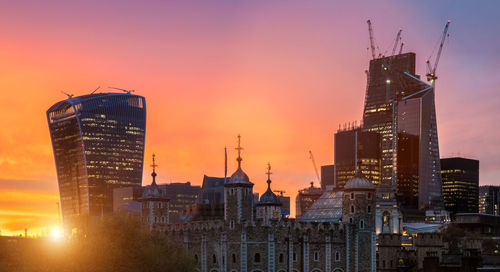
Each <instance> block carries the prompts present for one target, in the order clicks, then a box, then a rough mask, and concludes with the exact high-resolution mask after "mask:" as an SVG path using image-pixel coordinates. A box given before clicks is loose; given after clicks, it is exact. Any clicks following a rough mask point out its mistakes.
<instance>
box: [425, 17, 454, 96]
mask: <svg viewBox="0 0 500 272" xmlns="http://www.w3.org/2000/svg"><path fill="white" fill-rule="evenodd" d="M450 23H451V21H450V20H448V22H447V23H446V25H445V27H444V30H443V36H442V37H441V43H440V44H439V50H438V52H437V55H436V60H435V61H434V66H431V57H429V58H428V59H427V61H426V63H427V70H428V73H427V74H426V76H427V80H428V81H430V82H431V84H432V87H434V85H435V84H436V79H437V78H438V77H437V76H436V69H437V66H438V63H439V58H440V57H441V52H442V51H443V44H444V41H445V39H446V37H448V36H449V34H448V27H449V26H450Z"/></svg>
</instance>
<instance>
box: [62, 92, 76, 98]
mask: <svg viewBox="0 0 500 272" xmlns="http://www.w3.org/2000/svg"><path fill="white" fill-rule="evenodd" d="M61 93H63V94H65V95H67V96H68V98H73V96H75V95H74V94H69V93H67V92H65V91H61Z"/></svg>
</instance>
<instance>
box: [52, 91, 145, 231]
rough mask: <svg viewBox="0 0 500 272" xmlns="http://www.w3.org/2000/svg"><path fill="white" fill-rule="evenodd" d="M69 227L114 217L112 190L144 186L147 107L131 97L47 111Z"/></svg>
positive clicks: (101, 96) (79, 100) (86, 99)
mask: <svg viewBox="0 0 500 272" xmlns="http://www.w3.org/2000/svg"><path fill="white" fill-rule="evenodd" d="M47 121H48V125H49V130H50V136H51V140H52V147H53V151H54V158H55V162H56V170H57V178H58V182H59V194H60V198H61V210H62V215H63V220H64V223H65V225H67V224H71V223H70V221H71V220H72V219H73V218H74V217H77V216H80V215H88V216H102V215H104V214H109V213H112V211H113V189H114V188H119V187H125V186H141V183H142V168H143V160H144V141H145V131H146V101H145V99H144V97H142V96H138V95H132V94H130V93H123V94H122V93H98V94H90V95H83V96H79V97H70V98H68V99H66V100H63V101H60V102H58V103H56V104H54V105H53V106H52V107H50V108H49V109H48V110H47Z"/></svg>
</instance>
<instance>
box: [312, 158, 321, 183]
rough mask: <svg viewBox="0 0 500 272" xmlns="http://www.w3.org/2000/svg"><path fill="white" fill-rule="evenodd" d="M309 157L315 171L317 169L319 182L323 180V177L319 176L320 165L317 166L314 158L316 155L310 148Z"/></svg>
mask: <svg viewBox="0 0 500 272" xmlns="http://www.w3.org/2000/svg"><path fill="white" fill-rule="evenodd" d="M309 158H310V159H311V161H312V163H313V166H314V171H316V177H317V178H318V182H321V179H320V177H319V172H318V167H316V161H315V160H314V156H313V153H312V151H311V150H309Z"/></svg>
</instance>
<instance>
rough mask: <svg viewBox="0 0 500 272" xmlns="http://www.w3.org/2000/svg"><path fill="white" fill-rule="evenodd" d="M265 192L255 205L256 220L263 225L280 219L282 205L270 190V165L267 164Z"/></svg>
mask: <svg viewBox="0 0 500 272" xmlns="http://www.w3.org/2000/svg"><path fill="white" fill-rule="evenodd" d="M266 174H267V190H266V192H265V193H264V194H262V196H261V197H260V201H259V203H257V205H256V210H257V211H256V212H257V214H256V218H257V219H262V221H263V224H264V225H269V223H270V221H271V220H273V219H274V220H279V219H280V217H281V206H282V203H281V201H280V200H279V198H278V197H277V196H276V195H275V194H274V192H273V190H271V164H270V163H268V164H267V173H266Z"/></svg>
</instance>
